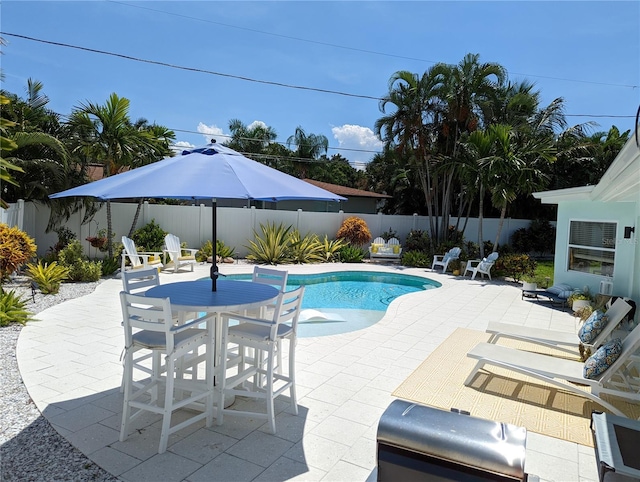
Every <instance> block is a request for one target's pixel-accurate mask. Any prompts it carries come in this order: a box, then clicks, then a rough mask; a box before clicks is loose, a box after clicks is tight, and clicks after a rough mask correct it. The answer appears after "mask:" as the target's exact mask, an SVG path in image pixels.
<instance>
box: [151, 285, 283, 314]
mask: <svg viewBox="0 0 640 482" xmlns="http://www.w3.org/2000/svg"><path fill="white" fill-rule="evenodd" d="M278 293H279V291H278V289H277V288H275V287H273V286H271V285H267V284H262V283H253V282H251V281H239V280H222V279H219V280H218V281H217V290H216V291H211V280H210V279H204V280H197V281H178V282H175V283H167V284H161V285H158V286H154V287H153V288H150V289H148V290H147V291H146V292H145V296H150V297H153V298H169V300H170V301H171V305H172V306H175V307H178V308H183V309H185V310H203V311H207V310H210V311H225V310H234V309H249V308H254V307H258V306H261V305H264V304H266V303H269V302H271V301H273V300H275V299H276V298H277V297H278Z"/></svg>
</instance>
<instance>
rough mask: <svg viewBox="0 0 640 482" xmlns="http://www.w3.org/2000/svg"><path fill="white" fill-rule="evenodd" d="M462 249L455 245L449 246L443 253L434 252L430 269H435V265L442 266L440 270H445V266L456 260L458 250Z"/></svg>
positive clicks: (458, 255)
mask: <svg viewBox="0 0 640 482" xmlns="http://www.w3.org/2000/svg"><path fill="white" fill-rule="evenodd" d="M461 251H462V249H460V248H458V247H455V248H451V249H450V250H449V251H447V252H446V253H445V254H436V255H434V256H433V262H432V263H431V269H435V268H436V266H442V272H443V273H446V272H447V266H449V263H450V262H451V261H453V260H456V259H458V258H459V257H460V252H461Z"/></svg>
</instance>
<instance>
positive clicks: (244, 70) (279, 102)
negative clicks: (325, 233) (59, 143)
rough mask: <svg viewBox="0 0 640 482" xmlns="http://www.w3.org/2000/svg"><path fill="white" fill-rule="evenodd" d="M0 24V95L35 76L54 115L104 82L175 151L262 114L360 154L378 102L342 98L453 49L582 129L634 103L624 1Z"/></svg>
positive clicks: (168, 7)
mask: <svg viewBox="0 0 640 482" xmlns="http://www.w3.org/2000/svg"><path fill="white" fill-rule="evenodd" d="M0 22H1V23H0V26H1V30H2V32H3V34H2V37H3V38H4V40H5V41H6V42H7V45H6V46H4V47H3V48H2V51H3V55H2V57H1V58H0V61H1V67H2V72H3V74H4V79H3V88H4V89H5V90H8V91H9V92H13V93H16V94H18V95H20V96H23V97H24V94H25V91H26V84H27V79H28V78H33V79H35V80H39V81H41V82H43V84H44V93H45V94H46V95H48V97H49V98H50V100H51V102H50V104H49V107H50V108H51V109H53V110H54V111H56V112H58V113H60V114H63V115H66V114H69V113H70V112H71V110H72V109H73V107H75V106H78V105H79V104H80V103H81V102H94V103H99V104H104V103H105V102H106V100H107V98H108V97H109V95H110V94H111V93H112V92H115V93H117V94H118V95H119V96H122V97H127V98H128V99H130V100H131V117H132V120H135V119H137V118H139V117H144V118H146V119H147V120H149V121H150V122H157V123H159V124H162V125H164V126H166V127H169V128H170V129H173V130H174V131H176V134H177V140H178V141H180V142H181V143H184V144H185V145H186V144H191V145H202V144H204V143H206V142H208V139H210V138H211V137H212V135H223V134H228V133H229V130H228V124H229V121H230V120H231V119H234V118H237V119H240V120H241V121H242V122H244V123H245V124H247V125H250V124H251V123H252V122H254V121H261V122H264V123H266V124H267V125H268V126H271V127H273V128H274V129H275V130H276V132H277V133H278V139H277V140H278V141H280V142H283V143H284V142H286V140H287V138H288V137H289V136H290V135H292V134H293V133H294V131H295V129H296V127H297V126H301V127H302V128H303V129H304V130H305V131H306V132H307V133H314V134H323V135H325V136H326V137H327V138H328V139H329V146H330V149H329V153H328V154H329V155H332V154H335V153H337V152H340V153H341V154H342V155H344V156H345V157H346V158H347V159H349V160H350V161H354V162H367V161H369V160H370V159H371V157H372V156H373V152H375V151H379V150H380V147H381V143H380V142H379V141H378V140H377V139H376V138H375V135H374V132H373V128H374V124H375V121H376V120H377V119H378V118H379V117H380V116H381V112H380V110H379V107H378V101H377V100H374V99H363V98H358V97H355V96H369V97H376V98H377V97H381V96H383V95H384V94H385V93H387V92H388V80H389V78H390V77H391V75H392V74H393V73H394V72H396V71H398V70H409V71H411V72H414V73H419V74H422V73H423V72H424V71H426V70H427V69H428V68H429V67H431V66H432V65H434V63H436V62H447V63H458V62H460V61H461V60H462V58H463V57H464V55H465V54H467V53H479V54H480V60H481V61H483V62H498V63H500V64H502V65H503V66H504V67H505V68H506V69H507V70H508V72H509V77H510V79H512V80H514V81H517V80H522V79H524V78H527V79H529V80H531V81H534V82H535V83H536V85H537V87H538V88H539V89H540V90H541V93H542V99H543V103H544V104H545V105H546V104H548V103H549V102H551V101H552V100H553V99H555V98H557V97H563V98H564V99H565V101H566V113H567V114H569V115H570V116H569V117H568V120H569V123H570V124H577V123H582V122H588V121H594V122H597V123H598V124H599V127H594V128H593V131H596V130H608V129H609V127H610V126H611V125H616V126H618V127H619V128H620V129H621V130H627V129H631V128H632V127H633V125H634V117H635V113H636V110H637V108H638V105H639V103H640V87H639V85H640V2H638V1H626V2H615V1H607V2H591V1H582V2H574V1H556V2H551V1H543V2H521V1H511V2H501V1H500V2H484V1H476V2H458V1H448V2H431V1H422V2H418V1H415V2H378V1H357V2H288V1H281V2H268V1H264V2H213V1H197V2H188V1H185V2H182V1H181V2H178V1H173V2H171V1H168V2H154V1H145V2H129V1H123V2H120V1H65V2H52V1H39V2H32V1H11V0H9V1H7V0H4V1H2V3H1V4H0ZM7 34H18V35H23V36H28V37H33V38H36V39H40V40H46V41H52V42H60V43H67V44H71V45H75V46H79V47H85V48H90V49H97V50H102V51H108V52H113V53H117V54H122V55H127V56H131V57H136V58H139V59H144V60H149V61H156V62H163V63H168V64H173V65H176V66H182V67H189V68H194V69H201V70H207V71H214V72H218V73H222V74H229V75H232V76H242V77H246V78H251V79H256V80H261V81H268V82H276V83H283V84H289V85H297V86H303V87H310V88H316V89H325V90H332V91H339V92H343V93H346V94H351V95H337V94H328V93H321V92H315V91H311V90H300V89H292V88H287V87H280V86H274V85H266V84H261V83H256V82H248V81H244V80H239V79H237V78H231V77H224V76H218V75H211V74H207V73H201V72H192V71H186V70H179V69H175V68H169V67H164V66H159V65H153V64H149V63H143V62H136V61H132V60H126V59H122V58H116V57H111V56H107V55H103V54H98V53H91V52H87V51H81V50H76V49H71V48H67V47H61V46H56V45H50V44H45V43H41V42H36V41H33V40H26V39H22V38H18V37H15V36H11V35H7ZM579 115H581V116H579ZM596 116H624V117H596ZM183 131H186V132H183ZM218 139H219V140H224V138H223V137H218ZM340 148H342V149H356V150H341V149H340ZM357 150H361V152H359V151H357Z"/></svg>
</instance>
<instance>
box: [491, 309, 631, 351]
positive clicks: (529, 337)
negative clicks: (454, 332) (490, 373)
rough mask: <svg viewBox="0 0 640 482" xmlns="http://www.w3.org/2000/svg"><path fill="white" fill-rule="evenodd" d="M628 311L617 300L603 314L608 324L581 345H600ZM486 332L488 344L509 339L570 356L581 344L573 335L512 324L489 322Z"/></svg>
mask: <svg viewBox="0 0 640 482" xmlns="http://www.w3.org/2000/svg"><path fill="white" fill-rule="evenodd" d="M630 310H631V306H630V305H629V304H628V303H627V302H625V301H624V300H623V299H622V298H618V299H617V300H616V301H615V303H614V304H613V305H611V308H609V309H608V310H607V312H606V314H605V315H606V316H607V318H608V322H607V324H606V325H605V326H604V328H603V329H602V331H601V332H600V333H599V334H598V335H597V336H596V337H595V338H594V339H593V340H592V341H591V343H582V344H583V345H585V346H590V347H596V348H597V347H599V346H600V345H602V343H604V342H605V340H606V339H607V338H609V336H610V335H611V333H613V331H614V330H615V329H616V327H617V326H618V324H619V323H620V322H621V321H622V320H623V319H624V317H625V316H626V315H627V313H629V311H630ZM486 332H487V333H490V334H491V337H490V338H489V341H488V343H496V342H497V341H498V340H499V339H500V338H511V339H513V340H523V341H527V342H530V343H537V344H539V345H544V346H550V347H553V348H557V349H559V350H563V351H566V352H568V353H572V354H577V351H576V350H577V348H578V346H579V345H580V343H581V341H580V338H579V337H578V335H577V334H575V333H570V332H564V331H558V330H545V329H542V328H533V327H530V326H520V325H514V324H513V323H498V322H490V323H489V325H488V326H487V330H486Z"/></svg>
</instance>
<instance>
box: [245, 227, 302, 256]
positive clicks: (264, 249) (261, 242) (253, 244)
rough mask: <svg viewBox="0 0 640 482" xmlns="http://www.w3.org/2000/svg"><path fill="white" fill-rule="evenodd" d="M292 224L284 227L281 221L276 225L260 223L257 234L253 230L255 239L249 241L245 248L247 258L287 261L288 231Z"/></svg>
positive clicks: (289, 240) (289, 239)
mask: <svg viewBox="0 0 640 482" xmlns="http://www.w3.org/2000/svg"><path fill="white" fill-rule="evenodd" d="M291 228H292V226H288V227H285V226H284V225H283V224H282V223H280V224H278V225H276V223H275V222H274V223H273V224H271V223H267V224H266V225H265V224H260V231H261V233H262V234H259V233H258V232H256V231H255V230H254V232H253V235H254V238H255V240H253V241H249V245H248V246H246V248H247V249H248V250H249V254H248V255H247V259H250V260H252V261H256V262H259V263H267V264H282V263H287V262H288V261H289V252H290V250H289V248H290V242H291V238H290V237H289V231H290V230H291Z"/></svg>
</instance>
